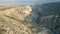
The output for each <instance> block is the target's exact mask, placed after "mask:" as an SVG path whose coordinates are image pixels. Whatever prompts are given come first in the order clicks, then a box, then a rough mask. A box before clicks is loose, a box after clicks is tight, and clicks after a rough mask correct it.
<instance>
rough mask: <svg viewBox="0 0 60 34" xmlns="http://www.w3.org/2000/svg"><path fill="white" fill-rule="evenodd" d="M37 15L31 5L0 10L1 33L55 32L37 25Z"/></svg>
mask: <svg viewBox="0 0 60 34" xmlns="http://www.w3.org/2000/svg"><path fill="white" fill-rule="evenodd" d="M30 12H31V13H30ZM36 17H37V14H36V13H34V12H33V13H32V9H31V7H30V6H21V7H14V8H10V9H6V10H3V11H0V34H53V33H52V32H51V31H50V30H49V29H47V28H45V27H43V26H39V25H37V24H36V23H35V22H34V21H35V18H36Z"/></svg>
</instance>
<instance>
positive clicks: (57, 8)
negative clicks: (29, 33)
mask: <svg viewBox="0 0 60 34" xmlns="http://www.w3.org/2000/svg"><path fill="white" fill-rule="evenodd" d="M37 6H38V7H37ZM35 7H36V8H34V10H35V9H37V10H35V12H37V13H38V15H39V16H38V18H37V20H36V23H38V24H39V25H41V26H44V27H47V28H48V29H51V30H52V31H53V32H56V34H60V2H54V3H46V4H42V5H36V6H35Z"/></svg>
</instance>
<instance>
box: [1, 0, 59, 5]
mask: <svg viewBox="0 0 60 34" xmlns="http://www.w3.org/2000/svg"><path fill="white" fill-rule="evenodd" d="M58 1H59V2H60V0H0V4H17V5H19V4H20V5H27V4H34V3H49V2H58Z"/></svg>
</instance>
